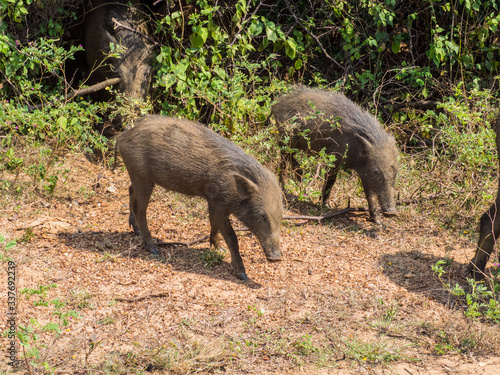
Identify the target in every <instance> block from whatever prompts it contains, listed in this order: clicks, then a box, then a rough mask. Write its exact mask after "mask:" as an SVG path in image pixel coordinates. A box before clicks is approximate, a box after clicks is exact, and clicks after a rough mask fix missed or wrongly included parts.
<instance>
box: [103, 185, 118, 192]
mask: <svg viewBox="0 0 500 375" xmlns="http://www.w3.org/2000/svg"><path fill="white" fill-rule="evenodd" d="M117 191H118V189H117V188H116V187H115V186H114V185H111V186H108V188H107V189H106V192H107V193H111V194H114V193H116V192H117Z"/></svg>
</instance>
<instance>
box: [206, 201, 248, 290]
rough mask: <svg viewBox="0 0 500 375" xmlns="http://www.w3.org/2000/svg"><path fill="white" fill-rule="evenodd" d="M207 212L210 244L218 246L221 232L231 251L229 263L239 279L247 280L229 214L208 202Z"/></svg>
mask: <svg viewBox="0 0 500 375" xmlns="http://www.w3.org/2000/svg"><path fill="white" fill-rule="evenodd" d="M208 214H209V216H210V226H211V231H210V244H212V245H214V246H215V247H218V246H219V242H220V239H219V238H218V236H219V233H220V234H222V237H223V238H224V241H226V244H227V247H228V248H229V251H230V252H231V264H232V265H233V268H234V271H235V272H236V275H237V276H238V278H240V279H241V280H248V277H247V274H246V271H245V266H244V265H243V260H242V259H241V255H240V250H239V245H238V237H236V233H234V229H233V227H232V226H231V222H230V221H229V215H228V214H227V213H226V212H224V211H223V210H221V209H220V208H218V207H214V204H210V203H209V204H208Z"/></svg>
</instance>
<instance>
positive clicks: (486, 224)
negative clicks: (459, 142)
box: [467, 114, 500, 281]
mask: <svg viewBox="0 0 500 375" xmlns="http://www.w3.org/2000/svg"><path fill="white" fill-rule="evenodd" d="M493 130H494V131H495V133H496V144H497V154H498V155H499V158H500V114H498V115H497V117H496V119H495V122H494V123H493ZM498 207H500V180H499V181H498V191H497V198H496V200H495V203H493V204H492V206H491V207H490V209H489V210H488V211H486V212H485V213H484V214H483V216H481V220H480V227H479V241H478V242H477V249H476V254H475V255H474V257H473V258H472V259H471V261H470V263H469V266H468V267H467V274H472V276H473V277H474V280H476V281H479V280H482V279H484V269H485V268H486V263H488V259H489V258H490V255H491V253H492V252H493V247H494V246H495V243H496V240H497V238H498V236H500V215H499V213H498V211H497V209H498Z"/></svg>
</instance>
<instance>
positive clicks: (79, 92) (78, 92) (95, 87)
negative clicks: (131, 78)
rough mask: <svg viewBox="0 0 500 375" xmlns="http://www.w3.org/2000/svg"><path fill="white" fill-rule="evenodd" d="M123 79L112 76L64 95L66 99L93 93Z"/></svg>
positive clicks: (38, 107)
mask: <svg viewBox="0 0 500 375" xmlns="http://www.w3.org/2000/svg"><path fill="white" fill-rule="evenodd" d="M121 81H122V79H121V78H110V79H107V80H105V81H103V82H99V83H96V84H95V85H92V86H89V87H86V88H84V89H80V90H75V91H72V92H70V93H69V94H68V95H66V96H65V97H64V100H70V99H71V98H74V97H75V96H80V95H87V94H92V93H94V92H97V91H100V90H102V89H104V88H106V87H108V86H114V85H116V84H118V83H120V82H121ZM54 103H55V102H54V101H51V102H42V103H39V104H34V105H29V106H28V111H29V112H32V111H34V110H36V109H41V108H43V107H45V106H47V105H52V104H54Z"/></svg>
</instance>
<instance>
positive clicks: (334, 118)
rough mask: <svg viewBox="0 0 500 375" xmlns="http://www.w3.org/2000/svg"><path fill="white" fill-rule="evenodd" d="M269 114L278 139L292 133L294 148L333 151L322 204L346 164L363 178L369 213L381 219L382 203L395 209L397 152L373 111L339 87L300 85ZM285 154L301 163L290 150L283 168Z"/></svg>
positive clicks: (392, 212) (388, 213)
mask: <svg viewBox="0 0 500 375" xmlns="http://www.w3.org/2000/svg"><path fill="white" fill-rule="evenodd" d="M271 114H272V116H274V118H275V120H276V123H277V124H278V132H279V136H280V139H281V140H283V139H284V138H285V137H287V136H289V137H290V144H289V145H288V146H289V147H291V148H292V149H299V150H303V151H306V152H308V153H311V154H314V153H317V152H320V151H321V150H323V149H324V150H325V152H326V153H327V154H330V155H335V157H336V161H335V163H334V166H333V167H332V168H330V169H329V170H328V172H327V176H326V181H325V184H324V186H323V190H322V201H323V204H326V203H327V202H328V198H329V196H330V192H331V189H332V186H333V184H334V183H335V180H336V178H337V173H338V171H339V168H340V166H341V165H342V164H344V165H345V167H346V168H349V169H354V170H355V171H356V172H357V173H358V175H359V177H360V178H361V182H362V184H363V188H364V190H365V194H366V198H367V200H368V206H369V210H370V216H371V217H372V219H373V220H374V221H375V222H376V223H377V224H379V223H380V217H381V215H380V212H379V211H380V208H381V209H382V212H383V214H384V215H385V216H394V215H396V214H397V212H396V176H397V173H398V169H399V152H398V149H397V147H396V142H395V140H394V137H392V136H391V135H389V134H388V133H387V132H386V131H384V130H383V129H382V127H381V126H380V124H379V122H378V121H377V119H376V118H375V117H374V116H372V115H371V114H369V113H368V112H367V111H365V110H363V109H361V108H360V107H359V106H357V105H356V104H355V103H353V102H352V101H351V100H349V99H348V98H346V97H345V96H344V95H342V94H340V93H336V92H330V91H327V90H318V89H309V88H305V87H302V86H299V87H296V88H295V89H294V90H293V91H292V92H291V93H289V94H288V95H285V96H283V97H282V98H280V99H279V100H278V102H277V103H276V104H274V105H273V106H272V108H271ZM282 143H283V141H282ZM282 145H283V144H282ZM287 159H288V160H290V161H291V162H292V165H294V166H297V165H298V163H297V161H296V160H295V158H294V157H293V155H292V154H289V153H286V152H282V168H281V169H282V170H283V168H284V164H285V161H286V160H287ZM299 174H302V172H301V171H299ZM377 198H378V202H379V203H380V205H379V204H378V203H377Z"/></svg>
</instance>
